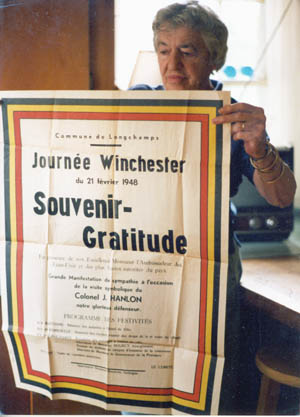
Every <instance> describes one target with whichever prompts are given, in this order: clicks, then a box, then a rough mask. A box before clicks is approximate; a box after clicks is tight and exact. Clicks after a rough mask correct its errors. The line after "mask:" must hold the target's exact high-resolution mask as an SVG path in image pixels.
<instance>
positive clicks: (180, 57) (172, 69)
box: [156, 25, 213, 90]
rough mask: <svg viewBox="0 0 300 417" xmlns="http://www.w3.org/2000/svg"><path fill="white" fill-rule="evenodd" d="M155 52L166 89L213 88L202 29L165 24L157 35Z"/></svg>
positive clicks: (210, 66)
mask: <svg viewBox="0 0 300 417" xmlns="http://www.w3.org/2000/svg"><path fill="white" fill-rule="evenodd" d="M156 52H157V57H158V63H159V68H160V73H161V76H162V80H163V84H164V87H165V89H166V90H211V89H212V86H211V84H210V81H209V76H210V74H211V72H212V70H213V66H212V65H211V64H210V60H209V52H208V50H207V48H206V46H205V43H204V41H203V39H202V36H201V35H200V33H199V32H197V31H195V30H193V29H191V28H188V27H186V26H181V27H178V28H175V29H173V28H170V27H168V26H167V25H166V26H165V28H164V27H163V28H162V29H161V30H160V31H159V32H158V33H157V37H156Z"/></svg>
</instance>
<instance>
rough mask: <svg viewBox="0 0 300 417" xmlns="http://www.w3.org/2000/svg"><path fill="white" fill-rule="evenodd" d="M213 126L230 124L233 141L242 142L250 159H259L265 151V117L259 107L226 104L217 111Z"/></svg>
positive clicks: (243, 104) (244, 104)
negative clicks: (240, 140) (217, 114)
mask: <svg viewBox="0 0 300 417" xmlns="http://www.w3.org/2000/svg"><path fill="white" fill-rule="evenodd" d="M212 121H213V123H215V124H222V123H231V135H232V138H233V139H234V140H239V139H242V140H243V141H244V147H245V151H246V152H247V154H248V155H249V156H251V157H252V158H260V157H262V156H263V155H264V154H265V150H266V116H265V113H264V110H263V109H262V108H260V107H255V106H252V105H251V104H246V103H234V104H228V105H225V106H224V107H222V108H221V109H220V110H219V116H217V117H215V118H214V119H213V120H212Z"/></svg>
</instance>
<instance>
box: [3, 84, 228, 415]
mask: <svg viewBox="0 0 300 417" xmlns="http://www.w3.org/2000/svg"><path fill="white" fill-rule="evenodd" d="M229 101H230V98H229V93H225V92H188V91H186V92H166V91H163V92H158V91H155V92H152V91H147V92H145V91H128V92H91V91H90V92H88V91H86V92H84V91H73V92H41V91H40V92H3V93H2V105H1V110H2V129H1V151H0V152H1V154H0V157H1V174H0V175H1V177H0V182H1V199H2V200H1V221H2V224H1V234H0V238H1V239H0V240H1V242H0V249H1V252H0V254H1V271H0V272H1V296H2V316H3V328H2V331H3V333H4V335H5V339H6V343H7V346H8V349H9V354H10V358H11V364H12V369H13V373H14V377H15V382H16V386H17V387H19V388H24V389H26V390H31V391H34V392H36V393H40V394H43V395H46V396H47V397H49V398H52V399H72V400H76V401H80V402H86V403H89V404H93V405H96V406H99V407H102V408H104V409H107V410H120V411H135V412H141V413H149V414H180V413H183V414H202V413H203V414H207V413H211V414H216V413H217V412H218V404H219V397H220V388H221V380H222V372H223V365H224V326H225V314H226V312H225V305H226V279H227V263H228V259H227V254H228V214H229V158H230V128H229V126H227V125H224V126H216V125H214V124H213V123H212V119H213V118H214V117H215V116H216V114H217V111H218V109H219V108H220V107H222V106H223V105H224V104H227V103H229Z"/></svg>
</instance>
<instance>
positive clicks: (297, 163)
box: [265, 0, 300, 208]
mask: <svg viewBox="0 0 300 417" xmlns="http://www.w3.org/2000/svg"><path fill="white" fill-rule="evenodd" d="M265 5H266V7H265V11H266V40H267V42H268V40H271V39H272V41H271V43H270V45H269V47H268V49H267V51H266V69H267V88H266V101H265V103H266V108H265V111H266V115H267V130H268V133H269V135H270V137H271V140H272V142H273V143H274V144H275V145H278V144H280V145H282V144H283V145H284V144H287V143H288V144H290V145H293V146H294V171H295V174H296V179H297V182H298V190H297V194H296V200H295V206H296V207H297V208H300V0H292V1H291V0H266V1H265ZM285 11H286V14H285V15H284V12H285ZM283 16H284V17H283ZM281 18H282V21H281V23H280V19H281ZM279 23H280V25H279ZM276 28H278V30H277V31H276V33H275V35H274V32H275V29H276ZM272 35H274V37H273V38H272Z"/></svg>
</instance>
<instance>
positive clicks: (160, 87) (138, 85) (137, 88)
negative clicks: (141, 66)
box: [129, 84, 164, 91]
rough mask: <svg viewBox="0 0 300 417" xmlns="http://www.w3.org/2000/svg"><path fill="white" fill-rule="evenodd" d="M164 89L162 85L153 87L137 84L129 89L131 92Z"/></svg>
mask: <svg viewBox="0 0 300 417" xmlns="http://www.w3.org/2000/svg"><path fill="white" fill-rule="evenodd" d="M163 89H164V87H163V86H162V85H158V86H156V87H151V86H150V85H148V84H136V85H133V86H132V87H130V88H129V90H152V91H155V90H163Z"/></svg>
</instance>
